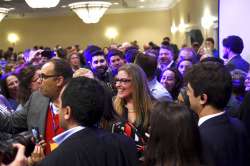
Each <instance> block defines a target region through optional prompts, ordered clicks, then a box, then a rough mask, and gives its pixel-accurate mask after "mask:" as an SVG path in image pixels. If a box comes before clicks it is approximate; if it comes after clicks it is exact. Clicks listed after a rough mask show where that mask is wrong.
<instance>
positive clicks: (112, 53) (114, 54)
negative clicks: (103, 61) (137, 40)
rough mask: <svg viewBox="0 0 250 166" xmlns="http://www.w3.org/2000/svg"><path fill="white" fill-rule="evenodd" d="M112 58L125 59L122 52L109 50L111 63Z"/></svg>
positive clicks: (108, 55) (108, 56)
mask: <svg viewBox="0 0 250 166" xmlns="http://www.w3.org/2000/svg"><path fill="white" fill-rule="evenodd" d="M112 56H119V57H120V58H122V59H125V56H124V54H123V52H122V51H120V50H117V49H111V50H109V52H108V54H107V58H108V62H110V58H111V57H112Z"/></svg>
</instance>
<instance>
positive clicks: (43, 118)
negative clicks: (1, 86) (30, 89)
mask: <svg viewBox="0 0 250 166" xmlns="http://www.w3.org/2000/svg"><path fill="white" fill-rule="evenodd" d="M72 75H73V72H72V69H71V67H70V65H69V64H68V63H66V62H65V61H63V60H60V59H51V60H50V61H48V62H47V63H45V64H44V65H43V67H42V69H41V75H40V81H41V88H40V91H37V92H34V93H33V94H32V95H31V96H30V98H29V100H28V102H27V103H26V104H25V106H24V109H23V110H22V111H18V112H15V113H14V114H11V115H9V116H6V115H3V114H1V113H0V131H4V132H9V133H12V134H15V133H18V132H21V131H24V130H27V129H28V130H31V129H32V127H38V128H39V130H40V133H41V134H42V135H43V136H44V138H45V141H46V142H47V147H46V153H49V152H50V149H51V144H52V138H53V137H54V136H55V135H57V134H59V133H61V132H62V131H63V130H62V129H61V128H60V127H59V117H58V109H57V108H58V98H59V94H60V91H61V90H62V88H63V86H64V85H65V84H66V83H67V82H68V81H69V80H70V79H71V78H72Z"/></svg>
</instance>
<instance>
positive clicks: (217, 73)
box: [185, 62, 232, 110]
mask: <svg viewBox="0 0 250 166" xmlns="http://www.w3.org/2000/svg"><path fill="white" fill-rule="evenodd" d="M185 79H186V81H187V82H188V83H189V84H190V85H191V87H192V88H193V90H194V96H196V97H197V96H201V95H202V94H206V95H207V97H208V98H207V103H206V104H207V105H211V106H213V107H214V108H216V109H220V110H222V109H224V108H225V106H226V105H227V103H228V101H229V99H230V96H231V93H232V78H231V75H230V73H229V72H228V70H227V69H226V68H225V66H224V65H222V64H219V63H216V62H203V63H200V64H196V65H194V66H193V67H192V68H191V69H190V70H189V71H188V72H187V74H186V78H185Z"/></svg>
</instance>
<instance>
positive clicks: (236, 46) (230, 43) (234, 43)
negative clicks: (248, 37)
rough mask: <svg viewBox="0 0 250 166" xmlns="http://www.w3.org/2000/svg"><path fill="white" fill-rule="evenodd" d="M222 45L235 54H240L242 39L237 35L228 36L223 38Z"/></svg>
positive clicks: (242, 47)
mask: <svg viewBox="0 0 250 166" xmlns="http://www.w3.org/2000/svg"><path fill="white" fill-rule="evenodd" d="M222 44H223V46H224V47H226V48H229V49H230V50H231V51H232V52H234V53H236V54H241V52H242V51H243V49H244V43H243V40H242V39H241V38H240V37H239V36H234V35H233V36H228V37H227V38H225V39H223V42H222Z"/></svg>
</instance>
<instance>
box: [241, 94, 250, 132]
mask: <svg viewBox="0 0 250 166" xmlns="http://www.w3.org/2000/svg"><path fill="white" fill-rule="evenodd" d="M239 113H240V120H242V123H243V124H244V125H245V127H246V129H247V132H248V135H249V136H250V91H248V92H247V94H246V95H245V97H244V100H243V101H242V104H241V105H240V108H239Z"/></svg>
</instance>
